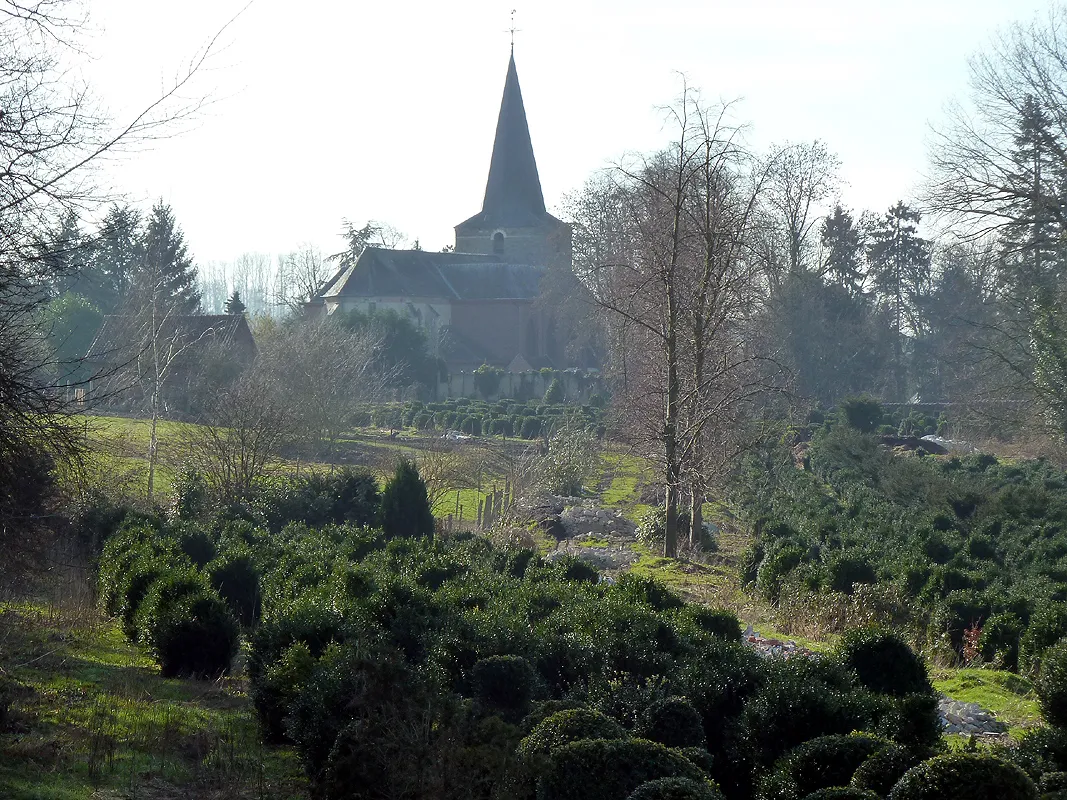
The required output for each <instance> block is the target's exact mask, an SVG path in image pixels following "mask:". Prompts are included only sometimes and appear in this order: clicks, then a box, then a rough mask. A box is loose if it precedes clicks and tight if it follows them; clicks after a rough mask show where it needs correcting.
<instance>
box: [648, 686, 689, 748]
mask: <svg viewBox="0 0 1067 800" xmlns="http://www.w3.org/2000/svg"><path fill="white" fill-rule="evenodd" d="M638 734H639V735H640V736H641V737H642V738H644V739H649V740H651V741H653V742H659V743H660V744H663V745H666V746H667V747H703V746H704V720H703V719H702V718H701V716H700V713H699V712H698V711H697V710H696V709H695V708H693V704H692V703H690V702H689V701H688V700H687V699H686V698H684V697H666V698H664V699H662V700H657V701H656V702H654V703H653V704H652V705H650V706H649V707H648V709H647V710H646V711H645V715H644V719H643V720H642V721H641V724H640V726H639V728H638Z"/></svg>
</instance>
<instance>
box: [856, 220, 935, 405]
mask: <svg viewBox="0 0 1067 800" xmlns="http://www.w3.org/2000/svg"><path fill="white" fill-rule="evenodd" d="M921 219H922V216H921V215H920V214H919V212H918V211H912V210H911V209H910V208H908V207H907V206H906V205H905V204H904V203H903V202H898V203H897V204H896V205H895V206H893V207H892V208H890V209H889V210H888V211H887V212H886V214H885V216H884V217H880V218H878V219H877V220H875V221H874V223H873V224H872V226H871V230H870V232H869V236H870V242H871V243H870V245H869V246H868V248H867V258H868V261H869V263H870V276H871V278H872V279H873V281H874V287H875V290H876V292H877V294H878V297H879V299H880V300H881V301H882V304H883V305H884V306H885V308H886V309H887V311H888V312H889V316H890V320H891V324H892V327H893V334H894V336H893V342H894V344H893V388H894V393H895V395H896V396H895V398H894V399H896V400H903V399H904V393H905V378H906V374H907V370H906V366H905V363H904V337H905V336H906V335H908V334H911V335H914V336H919V335H922V333H923V332H924V325H923V315H922V309H923V302H924V300H925V299H926V298H927V297H929V295H930V291H931V273H930V255H931V254H930V242H928V241H927V240H926V239H922V238H920V237H919V236H918V235H917V234H916V226H917V225H918V224H919V222H920V220H921Z"/></svg>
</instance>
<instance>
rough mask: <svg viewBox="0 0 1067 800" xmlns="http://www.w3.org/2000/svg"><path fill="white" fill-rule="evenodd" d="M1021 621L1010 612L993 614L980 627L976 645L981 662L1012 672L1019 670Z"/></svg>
mask: <svg viewBox="0 0 1067 800" xmlns="http://www.w3.org/2000/svg"><path fill="white" fill-rule="evenodd" d="M1025 627H1026V626H1025V625H1023V621H1022V620H1021V619H1019V617H1018V616H1016V615H1015V614H1013V613H1012V612H1010V611H1006V612H1003V613H1000V614H994V615H993V616H991V617H990V618H989V619H987V620H986V621H985V624H984V625H983V626H982V635H981V637H980V638H979V640H978V645H979V647H980V648H981V650H982V660H983V661H986V662H988V663H990V664H995V665H996V666H998V667H1000V668H1002V669H1006V670H1010V671H1012V672H1014V671H1015V670H1017V669H1018V668H1019V639H1020V637H1021V636H1022V633H1023V630H1024V629H1025Z"/></svg>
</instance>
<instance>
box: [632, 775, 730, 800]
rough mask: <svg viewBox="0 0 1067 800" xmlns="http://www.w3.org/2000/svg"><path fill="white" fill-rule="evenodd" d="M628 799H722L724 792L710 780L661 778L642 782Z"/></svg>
mask: <svg viewBox="0 0 1067 800" xmlns="http://www.w3.org/2000/svg"><path fill="white" fill-rule="evenodd" d="M628 800H722V792H720V791H719V790H718V789H717V788H716V787H715V785H714V784H712V783H709V782H708V781H695V780H693V779H692V778H659V779H657V780H654V781H646V782H645V783H642V784H641V785H640V786H638V787H637V788H636V789H634V790H633V792H632V793H631V794H630V797H629V798H628Z"/></svg>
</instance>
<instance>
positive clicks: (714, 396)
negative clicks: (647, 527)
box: [575, 88, 766, 556]
mask: <svg viewBox="0 0 1067 800" xmlns="http://www.w3.org/2000/svg"><path fill="white" fill-rule="evenodd" d="M728 110H729V109H728V107H726V108H721V109H716V110H712V109H709V108H708V107H706V106H705V105H703V104H702V103H701V101H700V99H699V96H698V95H697V93H696V92H694V91H692V90H690V89H688V88H686V89H685V90H684V91H683V95H682V97H681V99H680V100H679V102H678V103H677V104H676V105H675V106H674V107H672V108H670V109H668V111H667V116H668V119H669V121H670V123H671V125H672V127H673V128H674V129H675V132H676V138H675V141H674V142H672V143H671V144H670V146H669V147H668V148H666V149H664V150H662V151H659V152H657V153H654V154H652V155H650V156H644V157H635V158H633V159H632V163H630V164H626V165H619V166H617V167H615V168H614V169H612V170H610V171H608V172H607V173H605V174H604V175H601V176H599V177H598V178H597V179H596V180H594V181H593V182H591V183H590V184H589V186H588V187H587V192H586V194H587V196H586V197H585V198H584V199H583V200H582V201H581V203H579V204H576V207H577V208H579V209H580V210H584V211H585V212H587V213H588V216H585V217H579V218H578V219H577V220H576V226H575V227H576V236H575V238H576V241H577V242H578V243H579V249H578V256H577V258H576V272H577V274H578V275H579V277H581V278H582V280H583V281H584V282H585V283H586V285H587V286H588V287H589V288H590V291H591V293H592V295H593V298H594V300H595V303H596V305H597V306H598V307H599V308H600V309H601V311H602V312H603V313H604V314H605V316H606V320H607V325H608V328H609V333H608V339H609V345H610V347H611V348H612V367H613V371H614V373H615V375H616V377H617V380H618V383H619V392H618V396H619V397H620V398H621V400H620V402H618V403H617V404H616V405H617V411H618V412H619V413H620V418H621V420H622V422H623V424H624V427H625V429H626V430H627V431H628V432H629V433H630V435H631V437H632V440H633V441H634V443H635V445H636V446H637V447H639V448H641V449H642V450H644V451H645V452H647V453H648V454H650V455H654V456H656V457H658V459H659V460H660V463H661V465H662V469H663V475H664V485H665V515H666V535H665V540H664V553H665V555H667V556H674V555H675V554H676V552H677V531H678V524H677V518H678V509H679V498H680V492H681V489H682V487H683V483H684V481H685V479H686V477H687V474H688V475H689V477H690V480H691V481H694V482H695V483H694V485H697V483H696V482H698V481H699V480H700V478H701V476H702V475H704V474H705V473H706V470H704V468H703V466H699V465H700V464H701V461H702V459H703V458H704V456H705V453H704V451H703V449H702V443H706V442H707V441H708V440H709V437H710V433H711V430H712V429H713V428H714V423H715V421H720V422H722V423H726V421H727V418H728V416H729V414H728V412H729V411H731V410H736V409H737V408H738V407H739V404H741V403H742V402H745V401H747V400H749V399H751V398H753V397H755V396H756V395H757V394H758V393H759V385H762V384H758V382H757V381H755V380H754V379H752V380H750V379H747V378H746V379H744V380H741V379H740V376H741V375H742V374H743V373H744V372H745V370H744V369H743V367H745V366H748V365H753V364H755V363H756V361H757V358H756V357H755V356H754V355H753V354H752V353H751V352H749V351H748V350H746V348H745V337H744V326H745V322H746V318H747V316H748V315H750V314H751V312H752V310H753V309H754V308H755V307H756V304H757V302H758V297H757V292H756V289H757V287H756V282H755V276H756V271H755V269H754V268H753V266H752V258H751V251H750V245H751V242H750V241H749V238H750V234H751V227H752V225H753V220H754V213H755V208H756V198H757V197H758V195H759V192H760V191H761V190H762V187H763V184H764V181H765V175H766V170H765V169H759V168H755V167H754V166H753V160H752V159H751V158H750V157H749V156H748V154H747V153H746V152H745V151H744V149H743V148H742V147H741V146H740V144H739V142H738V141H737V139H738V130H737V128H736V127H735V126H732V125H730V124H728V122H727V113H728ZM589 212H591V213H589ZM709 355H710V357H709ZM728 384H733V385H734V386H735V388H731V389H729V390H727V385H728ZM696 494H702V492H701V491H700V490H699V489H697V490H696ZM697 505H699V503H698V504H697ZM696 513H697V514H698V515H699V510H698V511H697V512H696Z"/></svg>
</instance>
